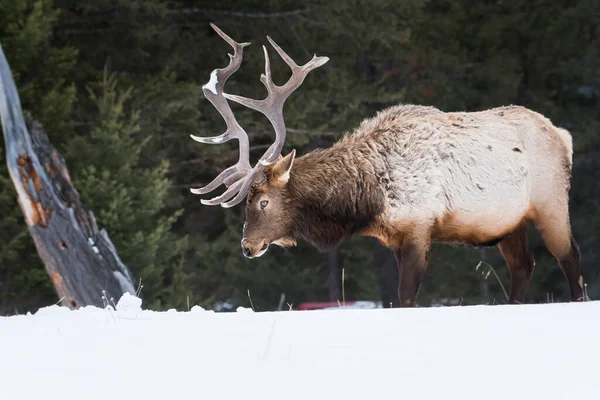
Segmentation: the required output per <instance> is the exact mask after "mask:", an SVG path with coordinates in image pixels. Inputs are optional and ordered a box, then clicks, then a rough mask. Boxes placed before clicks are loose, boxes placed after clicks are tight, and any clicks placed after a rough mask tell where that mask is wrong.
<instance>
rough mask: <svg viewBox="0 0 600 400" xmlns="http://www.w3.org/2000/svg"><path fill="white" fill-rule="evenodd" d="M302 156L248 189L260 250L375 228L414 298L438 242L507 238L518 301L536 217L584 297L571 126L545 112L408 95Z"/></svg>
mask: <svg viewBox="0 0 600 400" xmlns="http://www.w3.org/2000/svg"><path fill="white" fill-rule="evenodd" d="M290 154H291V153H290ZM294 156H295V154H291V155H288V156H286V157H284V158H281V159H280V161H279V162H278V163H277V164H275V165H274V166H272V167H269V168H267V169H266V170H265V179H264V183H262V184H261V185H258V186H257V187H255V188H253V190H252V191H251V193H250V194H249V196H248V201H247V206H246V215H247V218H248V219H247V225H246V227H245V229H244V242H243V244H244V246H245V248H248V249H253V247H252V244H253V243H258V245H255V248H254V249H253V250H252V251H251V255H252V256H260V255H262V254H263V253H264V251H266V248H265V245H268V244H269V243H273V244H278V245H283V246H288V245H293V244H295V242H296V240H297V239H304V240H307V241H309V242H310V243H312V244H313V245H315V246H317V247H319V248H321V249H323V250H329V249H331V248H334V247H335V246H337V245H339V243H340V242H341V241H342V240H343V239H344V238H346V237H348V236H350V235H352V234H357V235H363V236H373V237H376V238H378V239H379V240H380V241H381V242H382V243H383V244H384V245H386V246H388V247H390V248H391V249H393V250H394V251H395V254H396V257H397V260H398V264H399V268H400V271H401V278H400V281H401V282H400V287H399V297H400V299H402V301H403V305H407V306H412V305H414V301H415V299H416V295H417V292H418V287H419V284H420V281H421V278H422V275H423V273H424V271H425V268H426V266H427V256H428V252H429V248H430V246H431V243H432V242H433V241H439V242H447V243H461V244H471V245H494V244H498V245H499V247H500V250H501V252H502V254H503V256H504V257H505V259H506V260H507V264H508V266H509V269H510V270H511V293H510V301H511V302H516V303H521V302H523V301H524V297H525V293H526V289H527V287H528V283H529V278H530V277H531V274H532V272H533V267H534V261H533V257H532V256H531V254H530V252H529V249H528V248H527V234H526V228H527V224H528V223H529V222H533V223H534V225H535V227H536V228H537V229H538V231H539V232H540V233H541V235H542V237H543V239H544V241H545V243H546V245H547V247H548V249H549V250H550V252H551V253H552V254H553V255H554V256H555V257H556V258H557V260H558V261H559V263H560V265H561V267H562V268H563V270H564V272H565V274H566V276H567V278H568V281H569V284H570V289H571V294H572V298H573V300H581V299H583V289H582V283H581V282H582V281H581V271H580V268H579V249H578V248H577V245H576V243H575V242H574V240H573V238H572V235H571V229H570V223H569V212H568V196H569V195H568V193H569V187H570V174H571V166H572V142H571V136H570V134H569V133H568V132H567V131H565V130H563V129H560V128H557V127H555V126H554V125H553V124H552V123H551V122H550V121H549V120H548V119H546V118H544V117H543V116H541V115H540V114H538V113H535V112H533V111H531V110H529V109H526V108H524V107H519V106H509V107H500V108H495V109H491V110H487V111H481V112H469V113H445V112H441V111H439V110H437V109H435V108H433V107H422V106H412V105H400V106H396V107H391V108H389V109H386V110H383V111H381V112H380V113H378V114H377V115H376V116H375V117H374V118H371V119H368V120H365V121H364V122H363V123H362V124H361V125H360V126H359V127H358V128H357V129H356V130H355V131H354V132H351V133H349V134H348V135H346V136H345V137H344V138H342V139H341V140H340V141H338V142H337V143H335V144H334V145H333V146H332V147H331V148H328V149H320V150H316V151H313V152H311V153H308V154H307V155H305V156H302V157H298V158H295V157H294ZM278 169H279V170H281V171H287V177H286V179H285V180H281V179H278V178H277V177H278V176H280V175H281V174H282V172H276V171H277V170H278ZM274 171H275V172H274ZM265 199H267V200H269V201H270V202H271V203H274V204H272V205H271V206H270V207H271V209H272V210H273V209H276V211H270V212H271V213H273V214H271V215H270V216H269V214H268V213H267V212H266V210H260V211H259V210H257V207H258V206H257V204H258V203H259V202H260V201H261V200H265ZM248 224H249V225H248ZM256 238H259V239H256ZM259 248H263V251H259V250H260V249H259Z"/></svg>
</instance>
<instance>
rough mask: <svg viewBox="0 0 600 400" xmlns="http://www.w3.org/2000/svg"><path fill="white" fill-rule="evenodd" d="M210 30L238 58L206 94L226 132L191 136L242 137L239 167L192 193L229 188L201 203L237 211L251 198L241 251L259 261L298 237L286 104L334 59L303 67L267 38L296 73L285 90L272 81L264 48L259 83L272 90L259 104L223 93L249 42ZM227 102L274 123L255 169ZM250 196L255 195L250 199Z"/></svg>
mask: <svg viewBox="0 0 600 400" xmlns="http://www.w3.org/2000/svg"><path fill="white" fill-rule="evenodd" d="M210 26H211V27H212V28H213V29H214V30H215V31H216V32H217V34H219V36H221V37H222V38H223V39H224V40H225V41H226V42H227V43H229V45H231V47H233V50H234V53H233V55H231V54H229V58H230V62H229V65H228V66H227V67H225V68H221V69H215V70H213V71H212V73H211V75H210V80H209V82H208V83H207V84H206V85H204V86H202V91H203V93H204V96H205V97H206V98H207V99H208V100H209V101H210V102H211V103H212V104H213V106H214V107H215V108H216V109H217V110H218V111H219V113H220V114H221V115H222V116H223V118H224V120H225V123H226V125H227V129H226V131H225V132H224V133H223V134H221V135H219V136H213V137H198V136H194V135H192V136H191V137H192V139H194V140H196V141H198V142H201V143H208V144H220V143H225V142H227V141H229V140H231V139H238V142H239V159H238V162H237V163H236V164H235V165H233V166H231V167H229V168H227V169H225V170H224V171H223V172H221V173H220V174H219V175H218V176H217V177H216V178H215V179H214V180H213V181H212V182H210V183H209V184H207V185H206V186H204V187H201V188H198V189H191V192H192V193H195V194H206V193H209V192H211V191H213V190H215V189H216V188H217V187H219V186H220V185H221V184H224V185H225V186H226V187H227V190H225V192H224V193H223V194H221V195H220V196H217V197H215V198H213V199H210V200H201V202H202V204H205V205H221V207H224V208H229V207H233V206H235V205H236V204H239V203H240V202H241V201H242V200H243V199H244V198H246V197H247V200H246V222H245V223H244V231H243V239H242V249H243V254H244V255H245V256H246V257H249V258H252V257H258V256H261V255H262V254H264V252H265V251H266V250H267V248H268V246H269V245H270V244H272V243H274V244H278V245H283V246H285V245H290V244H293V239H292V238H290V237H289V235H288V233H289V232H290V230H291V228H292V221H293V212H292V208H293V205H290V204H289V202H288V196H287V183H288V180H289V177H290V171H291V168H292V166H293V162H294V157H295V151H292V152H291V153H290V154H288V155H287V156H285V157H282V156H281V150H282V148H283V144H284V142H285V136H286V129H285V121H284V118H283V105H284V103H285V100H286V99H287V98H288V97H289V96H290V95H291V94H292V93H293V92H294V91H295V90H296V89H297V88H298V87H300V85H301V84H302V82H304V79H305V78H306V75H308V73H309V72H310V71H312V70H313V69H315V68H318V67H320V66H322V65H323V64H325V63H326V62H327V61H329V58H327V57H317V56H316V55H315V56H313V58H312V59H311V60H310V61H308V62H307V63H306V64H304V65H302V66H299V65H297V64H296V63H295V62H294V60H292V59H291V58H290V57H289V56H288V55H287V54H286V53H285V52H284V51H283V50H282V49H281V48H280V47H279V46H278V45H277V44H276V43H275V42H274V41H273V40H272V39H271V38H270V37H269V36H267V40H268V41H269V43H271V45H272V46H273V48H274V49H275V51H277V53H278V54H279V56H280V57H281V58H282V59H283V60H284V61H285V63H286V64H287V65H288V66H289V67H290V69H291V70H292V76H291V77H290V78H289V79H288V81H287V82H286V83H285V84H284V85H282V86H278V85H276V84H275V83H273V80H272V78H271V65H270V62H269V54H268V53H267V48H266V47H265V46H263V51H264V55H265V73H264V74H262V75H261V77H260V81H261V82H262V83H263V85H264V86H265V88H266V89H267V97H266V98H265V99H263V100H255V99H249V98H247V97H242V96H237V95H232V94H228V93H224V92H223V88H224V85H225V82H226V81H227V79H228V78H229V77H230V76H231V75H233V73H234V72H235V71H237V70H238V68H239V67H240V65H241V63H242V57H243V49H244V47H246V46H248V45H249V44H250V43H237V42H236V41H234V40H233V39H231V38H230V37H229V36H227V35H226V34H225V33H223V31H221V30H220V29H219V28H218V27H216V26H215V25H214V24H210ZM227 100H231V101H234V102H236V103H238V104H241V105H243V106H246V107H249V108H251V109H253V110H256V111H259V112H261V113H262V114H264V115H265V116H266V117H267V118H268V120H269V122H270V123H271V124H272V125H273V129H274V131H275V142H274V143H273V144H272V145H271V146H270V147H269V148H268V149H267V151H266V152H265V153H264V155H263V156H262V157H261V158H260V159H259V160H258V162H257V163H256V165H255V166H254V167H250V162H249V156H250V155H249V150H250V148H249V140H248V134H247V133H246V131H245V130H244V129H243V128H242V127H241V126H240V125H239V123H238V122H237V120H236V118H235V116H234V115H233V112H232V111H231V108H230V107H229V104H228V102H227ZM249 193H250V195H248V194H249Z"/></svg>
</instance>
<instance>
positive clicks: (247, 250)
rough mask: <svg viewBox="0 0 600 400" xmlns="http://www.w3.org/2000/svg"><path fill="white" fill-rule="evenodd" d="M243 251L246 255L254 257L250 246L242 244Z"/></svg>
mask: <svg viewBox="0 0 600 400" xmlns="http://www.w3.org/2000/svg"><path fill="white" fill-rule="evenodd" d="M242 253H244V257H246V258H252V252H251V251H250V248H249V247H247V246H246V245H242Z"/></svg>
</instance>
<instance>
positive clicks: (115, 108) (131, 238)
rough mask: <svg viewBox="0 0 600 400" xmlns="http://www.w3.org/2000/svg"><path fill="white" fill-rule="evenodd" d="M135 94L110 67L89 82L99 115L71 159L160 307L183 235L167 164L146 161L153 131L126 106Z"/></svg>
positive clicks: (90, 200)
mask: <svg viewBox="0 0 600 400" xmlns="http://www.w3.org/2000/svg"><path fill="white" fill-rule="evenodd" d="M131 93H132V90H131V89H127V90H120V89H119V87H118V85H117V80H116V79H115V76H114V75H110V74H108V72H107V71H106V70H105V72H104V75H103V79H102V80H101V81H100V82H98V83H97V84H96V85H90V87H89V95H90V98H91V100H92V101H93V103H94V104H95V105H96V107H97V117H96V118H95V119H94V120H95V122H94V124H93V126H92V127H91V130H90V132H89V134H88V135H85V136H83V135H82V136H77V137H75V138H74V139H72V140H71V141H70V142H69V144H68V146H67V158H68V159H70V160H72V165H73V171H74V173H73V178H74V184H75V186H76V187H77V189H78V190H79V192H80V194H81V198H82V201H83V203H84V204H86V206H87V207H89V208H90V209H92V210H94V213H95V215H96V218H97V220H98V223H99V225H101V226H103V227H105V228H106V229H107V230H108V231H109V232H110V234H111V238H112V240H113V242H114V243H115V246H116V247H117V250H118V251H119V255H120V257H121V258H122V260H123V262H125V264H126V265H127V266H128V267H129V268H130V269H131V270H132V272H133V274H134V276H135V277H137V278H139V279H140V280H141V284H142V285H143V288H144V289H143V293H142V295H143V297H144V299H145V301H146V306H147V307H149V308H154V309H156V308H162V307H165V306H167V305H172V304H171V303H170V302H169V299H168V296H167V292H166V291H165V285H166V281H165V279H166V277H167V273H166V272H167V271H169V270H170V269H171V268H174V267H175V265H176V263H177V262H178V258H180V257H181V256H182V251H183V250H184V248H185V238H177V237H176V236H175V235H174V234H173V233H172V232H171V226H172V225H173V223H174V222H175V221H176V219H177V218H178V217H179V216H180V215H181V211H180V210H176V211H175V212H170V211H169V210H166V208H165V199H166V198H167V196H168V195H169V190H170V188H171V182H170V181H169V179H168V178H166V174H167V171H168V168H169V163H168V162H167V161H166V160H163V161H161V162H158V163H156V164H155V165H152V166H144V165H143V164H144V163H143V161H142V159H141V157H142V151H143V149H144V147H145V146H146V145H147V144H148V142H149V141H151V140H152V139H153V136H152V132H149V131H142V130H141V128H140V123H139V118H140V116H139V112H138V111H136V110H129V109H128V107H127V106H128V102H129V101H130V98H131Z"/></svg>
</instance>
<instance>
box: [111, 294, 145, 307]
mask: <svg viewBox="0 0 600 400" xmlns="http://www.w3.org/2000/svg"><path fill="white" fill-rule="evenodd" d="M117 311H142V299H140V298H139V297H136V296H133V295H132V294H129V293H124V294H123V296H121V298H120V299H119V302H118V303H117Z"/></svg>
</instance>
